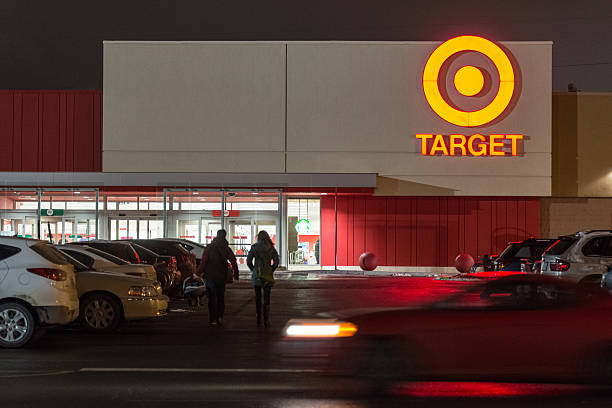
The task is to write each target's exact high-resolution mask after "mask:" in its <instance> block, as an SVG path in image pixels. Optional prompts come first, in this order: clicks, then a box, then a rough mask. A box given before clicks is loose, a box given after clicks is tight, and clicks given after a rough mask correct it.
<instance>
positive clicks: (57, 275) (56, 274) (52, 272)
mask: <svg viewBox="0 0 612 408" xmlns="http://www.w3.org/2000/svg"><path fill="white" fill-rule="evenodd" d="M26 270H27V271H28V272H30V273H33V274H36V275H38V276H42V277H43V278H47V279H51V280H54V281H57V282H63V281H65V280H66V279H67V276H66V272H64V271H62V270H61V269H52V268H28V269H26Z"/></svg>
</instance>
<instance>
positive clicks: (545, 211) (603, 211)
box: [540, 198, 612, 237]
mask: <svg viewBox="0 0 612 408" xmlns="http://www.w3.org/2000/svg"><path fill="white" fill-rule="evenodd" d="M540 203H541V204H540V208H541V217H540V218H541V220H542V221H541V223H542V229H541V236H542V237H556V236H559V235H565V234H571V233H574V232H576V231H584V230H589V229H612V198H542V199H541V202H540Z"/></svg>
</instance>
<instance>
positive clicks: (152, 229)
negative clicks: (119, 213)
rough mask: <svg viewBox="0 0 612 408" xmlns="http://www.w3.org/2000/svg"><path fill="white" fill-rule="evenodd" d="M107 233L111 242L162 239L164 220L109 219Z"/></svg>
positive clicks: (148, 218)
mask: <svg viewBox="0 0 612 408" xmlns="http://www.w3.org/2000/svg"><path fill="white" fill-rule="evenodd" d="M108 231H109V235H110V239H112V240H116V239H154V238H163V236H164V220H163V219H162V218H158V217H130V218H121V217H110V218H109V219H108Z"/></svg>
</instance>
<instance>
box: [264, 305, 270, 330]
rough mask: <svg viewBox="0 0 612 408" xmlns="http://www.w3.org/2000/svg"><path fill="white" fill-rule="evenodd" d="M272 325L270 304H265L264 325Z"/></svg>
mask: <svg viewBox="0 0 612 408" xmlns="http://www.w3.org/2000/svg"><path fill="white" fill-rule="evenodd" d="M269 326H270V305H264V327H269Z"/></svg>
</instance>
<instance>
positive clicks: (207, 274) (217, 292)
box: [198, 229, 239, 326]
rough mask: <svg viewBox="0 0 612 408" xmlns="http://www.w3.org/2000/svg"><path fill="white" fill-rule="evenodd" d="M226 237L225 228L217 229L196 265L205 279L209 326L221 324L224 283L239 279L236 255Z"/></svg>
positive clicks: (223, 307) (223, 309) (223, 305)
mask: <svg viewBox="0 0 612 408" xmlns="http://www.w3.org/2000/svg"><path fill="white" fill-rule="evenodd" d="M226 237H227V232H226V231H225V230H223V229H220V230H219V231H217V236H216V237H215V239H213V240H212V242H211V243H210V244H208V245H207V246H206V248H204V252H203V253H202V260H201V261H200V265H199V266H198V275H200V276H201V277H202V278H204V280H205V281H206V291H207V293H208V324H209V325H211V326H216V325H222V324H223V314H224V312H225V285H226V283H231V282H232V281H233V280H238V279H239V273H238V263H237V262H236V256H235V255H234V251H232V249H231V248H230V246H229V242H227V238H226ZM230 265H231V269H230Z"/></svg>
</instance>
